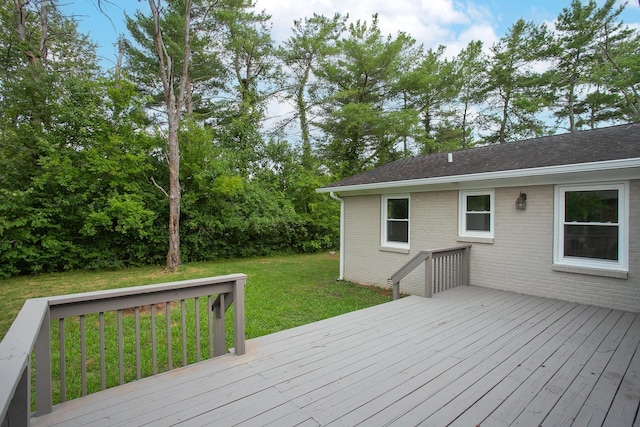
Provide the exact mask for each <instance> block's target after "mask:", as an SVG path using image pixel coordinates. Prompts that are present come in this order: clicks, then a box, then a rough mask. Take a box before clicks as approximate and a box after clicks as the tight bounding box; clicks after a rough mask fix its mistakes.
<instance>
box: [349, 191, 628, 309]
mask: <svg viewBox="0 0 640 427" xmlns="http://www.w3.org/2000/svg"><path fill="white" fill-rule="evenodd" d="M520 192H524V193H526V194H527V209H526V210H524V211H518V210H516V209H515V201H516V199H517V198H518V195H519V194H520ZM629 193H630V224H629V229H630V236H631V237H630V243H629V250H630V253H629V274H628V277H627V278H626V279H618V278H611V277H601V276H592V275H587V274H578V273H567V272H560V271H554V270H553V197H554V186H553V185H543V186H532V187H514V188H497V189H495V198H496V200H495V233H494V239H493V243H479V242H472V243H471V244H472V245H473V247H472V249H471V270H470V271H471V284H473V285H479V286H485V287H490V288H497V289H504V290H510V291H515V292H521V293H526V294H531V295H538V296H544V297H550V298H558V299H562V300H567V301H575V302H579V303H584V304H594V305H599V306H604V307H610V308H615V309H621V310H630V311H640V181H639V180H635V181H632V182H631V186H630V192H629ZM344 199H345V221H346V227H345V230H346V231H345V279H346V280H353V281H355V282H359V283H366V284H375V285H383V286H385V285H387V278H388V277H389V276H390V275H391V274H392V273H394V272H395V271H396V270H397V269H398V268H399V267H401V266H402V265H403V264H404V263H405V262H407V261H408V260H409V259H410V258H411V257H412V256H413V255H415V254H416V253H417V252H419V251H420V250H425V249H436V248H442V247H450V246H455V245H459V244H464V243H466V242H464V241H460V240H459V239H457V234H458V233H457V227H458V191H457V190H455V191H440V192H421V193H412V194H411V213H410V215H411V218H410V227H411V235H410V236H411V237H410V239H411V250H410V253H408V254H406V253H396V252H388V251H385V250H382V249H381V248H380V220H381V218H380V196H379V195H373V196H353V197H344ZM401 291H402V292H406V293H412V294H416V295H424V270H423V269H422V268H419V269H417V270H416V271H414V272H413V273H412V274H410V275H409V276H408V277H407V278H405V279H404V280H403V281H402V282H401Z"/></svg>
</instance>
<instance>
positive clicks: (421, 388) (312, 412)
mask: <svg viewBox="0 0 640 427" xmlns="http://www.w3.org/2000/svg"><path fill="white" fill-rule="evenodd" d="M639 345H640V318H639V317H638V315H637V314H635V313H625V312H620V311H615V310H609V309H603V308H597V307H592V306H586V305H579V304H575V303H569V302H564V301H557V300H552V299H546V298H540V297H533V296H527V295H520V294H515V293H511V292H504V291H498V290H492V289H486V288H480V287H474V286H471V287H463V288H456V289H453V290H449V291H446V292H443V293H440V294H436V295H435V296H434V297H433V298H431V299H425V298H420V297H407V298H403V299H401V300H399V301H394V302H390V303H387V304H382V305H379V306H376V307H372V308H369V309H365V310H360V311H357V312H353V313H348V314H345V315H342V316H338V317H334V318H331V319H326V320H323V321H320V322H316V323H313V324H309V325H304V326H301V327H298V328H293V329H290V330H287V331H282V332H278V333H276V334H272V335H268V336H264V337H259V338H256V339H252V340H248V341H247V343H246V347H247V353H246V354H245V355H243V356H233V355H225V356H222V357H218V358H216V359H213V360H208V361H204V362H200V363H197V364H195V365H191V366H188V367H186V368H178V369H175V370H173V371H171V372H168V373H164V374H160V375H157V376H155V377H150V378H146V379H143V380H140V381H137V382H134V383H130V384H125V385H123V386H119V387H115V388H113V389H109V390H106V391H103V392H100V393H96V394H93V395H89V396H86V397H83V398H80V399H76V400H72V401H69V402H66V403H64V404H62V405H59V406H57V407H56V408H54V412H53V413H52V414H48V415H46V416H42V417H37V418H32V425H33V426H35V427H40V426H53V425H65V426H84V425H96V426H98V425H105V426H106V425H108V426H118V425H121V426H125V425H126V426H142V425H154V426H156V425H185V426H199V425H202V426H204V425H212V424H215V425H223V426H224V425H243V426H258V425H259V426H262V425H277V426H289V425H305V426H306V425H308V426H318V425H332V426H354V425H371V426H379V425H385V424H393V425H403V426H404V425H421V424H422V425H448V424H452V425H460V426H469V425H478V424H481V425H487V426H493V425H545V426H547V425H571V424H572V423H574V422H575V425H589V424H590V423H591V424H592V425H602V424H603V423H605V424H607V425H614V426H624V425H629V426H632V425H634V423H637V419H636V417H637V412H638V405H639V403H640V384H639V378H638V377H639V376H640V351H638V347H639Z"/></svg>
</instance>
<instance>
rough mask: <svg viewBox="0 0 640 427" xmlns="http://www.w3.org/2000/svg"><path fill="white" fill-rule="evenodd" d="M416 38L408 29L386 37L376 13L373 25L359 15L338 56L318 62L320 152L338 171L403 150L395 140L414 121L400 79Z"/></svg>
mask: <svg viewBox="0 0 640 427" xmlns="http://www.w3.org/2000/svg"><path fill="white" fill-rule="evenodd" d="M413 44H414V40H413V39H412V38H411V37H409V36H408V35H406V34H404V33H399V34H398V36H397V37H395V38H392V37H391V36H388V37H387V38H384V37H383V36H382V34H381V32H380V29H379V27H378V19H377V16H375V15H374V16H373V20H372V23H371V25H368V24H367V23H366V22H361V21H357V22H356V23H355V24H351V25H350V26H349V29H348V36H347V37H346V38H344V39H340V40H339V41H338V42H337V47H338V49H339V50H340V56H339V58H338V59H337V60H333V59H327V60H323V61H321V63H320V66H319V68H318V70H317V76H318V78H319V79H321V80H322V85H323V87H324V88H325V91H326V92H325V94H324V99H325V100H326V101H325V102H324V104H323V112H322V117H321V120H320V121H319V123H318V126H319V127H320V128H321V129H322V130H323V131H324V133H325V135H326V136H325V138H326V140H325V142H324V144H323V146H322V154H323V157H324V158H325V160H327V161H328V162H329V164H328V167H329V168H330V170H331V172H333V173H334V174H335V176H337V177H344V176H348V175H352V174H355V173H359V172H361V171H363V170H366V169H367V168H369V167H371V166H375V165H380V164H383V163H385V162H388V161H390V160H393V159H394V158H396V156H398V155H401V154H400V153H398V151H397V150H396V148H395V147H396V144H397V143H398V142H399V141H402V140H403V137H404V136H405V135H408V134H409V133H410V130H411V129H412V127H413V126H414V125H415V124H416V122H417V118H416V114H415V112H414V111H410V110H407V109H403V108H402V107H403V105H402V101H401V99H399V97H398V95H399V92H398V91H397V89H396V88H397V84H396V83H397V81H398V79H399V76H400V70H401V69H406V67H405V66H404V65H403V60H404V59H405V54H406V53H407V51H408V50H409V49H410V48H411V47H412V46H413Z"/></svg>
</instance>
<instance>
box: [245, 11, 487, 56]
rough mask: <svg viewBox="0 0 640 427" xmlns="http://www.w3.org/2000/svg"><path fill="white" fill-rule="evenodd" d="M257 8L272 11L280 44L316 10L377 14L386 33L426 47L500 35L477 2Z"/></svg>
mask: <svg viewBox="0 0 640 427" xmlns="http://www.w3.org/2000/svg"><path fill="white" fill-rule="evenodd" d="M256 8H257V9H258V10H265V11H266V12H267V13H268V14H270V15H271V17H272V18H271V21H272V23H273V31H272V35H273V37H274V39H275V41H276V43H281V42H282V41H283V40H286V39H287V38H289V37H290V35H291V27H292V26H293V21H294V20H300V19H303V18H308V17H311V16H312V15H313V14H314V13H317V14H320V15H325V16H327V17H332V16H333V15H334V14H335V13H340V14H342V15H343V16H346V15H347V14H348V15H349V22H355V21H357V20H364V21H367V22H371V18H372V15H373V14H374V13H377V14H378V22H379V26H380V29H381V31H382V33H383V34H384V35H385V36H386V35H388V34H391V35H392V36H395V35H397V34H398V32H399V31H403V32H405V33H407V34H409V35H410V36H412V37H414V38H415V39H416V40H417V42H418V43H422V44H423V45H424V46H425V47H426V48H427V49H428V48H436V47H437V46H439V45H445V46H450V48H451V50H452V52H453V53H454V54H455V53H457V52H458V51H459V50H460V49H461V48H462V47H464V46H466V44H467V43H468V42H469V41H471V40H472V38H471V37H472V36H473V37H482V38H481V40H483V41H484V42H485V44H489V45H490V44H492V43H493V42H494V41H495V40H497V37H496V34H495V31H493V30H492V29H493V26H492V25H491V22H492V20H493V17H492V16H491V14H490V13H489V10H488V9H487V8H486V7H484V6H481V5H476V4H475V3H468V4H463V3H460V2H457V1H454V0H393V1H389V0H369V1H362V0H308V1H304V0H303V1H300V0H295V1H294V0H257V2H256Z"/></svg>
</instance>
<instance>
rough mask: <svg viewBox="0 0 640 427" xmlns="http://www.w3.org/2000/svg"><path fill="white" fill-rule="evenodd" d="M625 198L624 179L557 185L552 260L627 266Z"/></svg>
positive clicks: (566, 263) (607, 267) (576, 264)
mask: <svg viewBox="0 0 640 427" xmlns="http://www.w3.org/2000/svg"><path fill="white" fill-rule="evenodd" d="M627 200H628V190H627V185H626V184H624V183H623V184H602V185H588V186H587V185H583V186H557V187H556V191H555V233H554V239H555V245H554V262H555V263H556V264H564V265H572V266H582V267H591V268H603V269H613V270H626V269H627V253H628V240H629V239H628V232H627V222H628V219H627V218H628V207H627V206H628V202H627Z"/></svg>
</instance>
